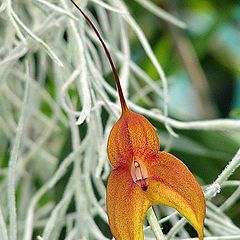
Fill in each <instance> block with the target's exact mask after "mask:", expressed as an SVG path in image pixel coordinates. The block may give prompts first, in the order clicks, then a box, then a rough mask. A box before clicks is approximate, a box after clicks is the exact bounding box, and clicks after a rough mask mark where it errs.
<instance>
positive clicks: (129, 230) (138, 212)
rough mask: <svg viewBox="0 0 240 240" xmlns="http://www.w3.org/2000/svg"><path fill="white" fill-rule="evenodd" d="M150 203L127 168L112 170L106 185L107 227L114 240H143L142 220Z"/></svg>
mask: <svg viewBox="0 0 240 240" xmlns="http://www.w3.org/2000/svg"><path fill="white" fill-rule="evenodd" d="M150 205H151V204H150V201H149V200H148V199H147V198H146V195H145V192H144V191H142V189H141V188H140V187H139V186H138V185H137V184H135V183H134V182H133V180H132V177H131V174H130V173H129V170H128V169H127V168H122V167H119V168H116V169H114V170H113V171H112V172H111V174H110V176H109V179H108V185H107V212H108V219H109V226H110V228H111V231H112V234H113V236H114V237H115V239H116V240H143V220H144V215H145V213H146V211H147V209H148V208H149V207H150Z"/></svg>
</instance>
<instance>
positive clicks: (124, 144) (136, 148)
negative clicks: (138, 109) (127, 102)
mask: <svg viewBox="0 0 240 240" xmlns="http://www.w3.org/2000/svg"><path fill="white" fill-rule="evenodd" d="M159 147H160V146H159V139H158V136H157V134H156V132H155V130H154V128H153V126H152V125H151V123H150V122H149V121H148V120H147V119H146V118H145V117H143V116H142V115H140V114H137V113H134V112H131V111H129V110H128V111H127V112H124V114H122V116H121V117H120V119H119V120H118V121H117V122H116V124H115V125H114V126H113V128H112V130H111V133H110V135H109V139H108V158H109V160H110V162H111V164H112V166H113V167H117V166H119V165H125V164H127V165H131V164H132V159H133V156H134V155H136V154H141V152H144V151H145V150H146V149H147V150H148V151H154V152H156V151H158V150H159Z"/></svg>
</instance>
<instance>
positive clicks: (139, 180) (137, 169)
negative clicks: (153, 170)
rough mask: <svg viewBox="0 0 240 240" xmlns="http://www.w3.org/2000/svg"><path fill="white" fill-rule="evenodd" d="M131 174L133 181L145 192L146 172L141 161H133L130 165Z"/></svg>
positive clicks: (146, 184)
mask: <svg viewBox="0 0 240 240" xmlns="http://www.w3.org/2000/svg"><path fill="white" fill-rule="evenodd" d="M131 176H132V179H133V181H134V183H136V184H137V185H138V186H140V187H141V188H142V190H143V191H144V192H146V191H147V188H148V183H149V180H148V172H147V168H146V165H145V164H144V163H143V162H142V161H139V160H138V161H136V160H134V161H133V163H132V166H131Z"/></svg>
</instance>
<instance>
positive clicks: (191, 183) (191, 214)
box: [146, 152, 206, 240]
mask: <svg viewBox="0 0 240 240" xmlns="http://www.w3.org/2000/svg"><path fill="white" fill-rule="evenodd" d="M148 174H149V186H148V190H147V191H146V195H147V196H148V198H149V199H150V201H151V203H152V204H164V205H167V206H170V207H173V208H175V209H176V210H177V211H178V212H179V213H180V214H181V215H183V216H184V217H185V218H186V219H187V220H188V221H189V223H190V224H192V226H193V227H194V228H195V230H196V231H197V233H198V237H199V239H200V240H202V239H203V225H204V219H205V209H206V207H205V198H204V195H203V191H202V189H201V187H200V185H199V184H198V182H197V181H196V179H195V178H194V176H193V175H192V173H191V172H190V171H189V169H188V168H187V167H186V166H185V164H184V163H183V162H182V161H180V160H179V159H178V158H176V157H175V156H173V155H171V154H170V153H167V152H159V153H158V154H157V155H156V156H155V157H154V156H152V159H151V160H150V159H149V162H148Z"/></svg>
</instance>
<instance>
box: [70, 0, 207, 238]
mask: <svg viewBox="0 0 240 240" xmlns="http://www.w3.org/2000/svg"><path fill="white" fill-rule="evenodd" d="M71 1H72V3H73V4H74V5H75V6H76V7H77V8H78V10H79V11H80V12H81V14H82V15H83V16H84V17H85V19H86V20H87V22H88V23H89V25H90V26H91V27H92V29H93V30H94V32H95V33H96V35H97V37H98V38H99V40H100V42H101V44H102V45H103V48H104V50H105V52H106V55H107V57H108V60H109V62H110V65H111V67H112V70H113V74H114V77H115V79H116V84H117V88H118V93H119V98H120V103H121V107H122V115H121V117H120V119H119V120H118V121H117V122H116V124H115V125H114V126H113V129H112V131H111V133H110V135H109V139H108V158H109V160H110V163H111V165H112V167H113V170H112V172H111V174H110V176H109V179H108V185H107V213H108V219H109V225H110V228H111V231H112V234H113V236H114V237H115V238H116V240H142V239H143V220H144V215H145V213H146V211H147V210H148V208H149V207H150V206H152V205H153V204H164V205H167V206H170V207H173V208H175V209H176V210H177V211H178V212H179V213H180V214H182V215H183V216H184V217H185V218H186V219H187V220H188V221H189V222H190V223H191V224H192V226H193V227H194V228H195V229H196V231H197V233H198V237H199V239H200V240H202V239H203V224H204V218H205V211H206V206H205V199H204V195H203V192H202V189H201V187H200V186H199V184H198V182H197V181H196V180H195V178H194V176H193V175H192V173H191V172H190V171H189V170H188V168H187V167H186V166H185V165H184V163H183V162H181V161H180V160H179V159H178V158H176V157H175V156H173V155H171V154H170V153H167V152H164V151H159V148H160V144H159V139H158V136H157V134H156V132H155V130H154V128H153V126H152V125H151V123H150V122H149V121H148V120H147V119H146V118H145V117H143V116H142V115H140V114H137V113H134V112H132V111H130V110H129V109H128V107H127V104H126V101H125V99H124V95H123V92H122V89H121V84H120V81H119V78H118V75H117V71H116V68H115V66H114V64H113V61H112V58H111V56H110V53H109V51H108V49H107V47H106V44H105V43H104V41H103V39H102V37H101V36H100V34H99V32H98V30H97V29H96V27H95V26H94V24H93V23H92V21H91V20H90V19H89V18H88V16H86V14H85V13H84V12H83V11H82V10H81V8H80V7H79V6H78V5H77V4H76V3H75V2H74V0H71Z"/></svg>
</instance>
